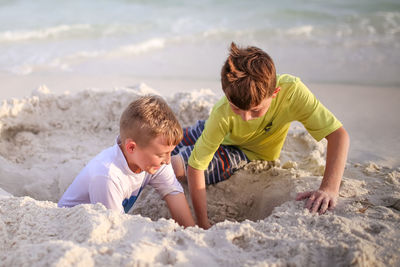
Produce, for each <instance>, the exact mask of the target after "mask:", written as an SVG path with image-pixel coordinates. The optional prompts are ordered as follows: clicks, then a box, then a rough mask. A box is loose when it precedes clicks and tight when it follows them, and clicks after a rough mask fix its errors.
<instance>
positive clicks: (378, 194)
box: [0, 84, 400, 266]
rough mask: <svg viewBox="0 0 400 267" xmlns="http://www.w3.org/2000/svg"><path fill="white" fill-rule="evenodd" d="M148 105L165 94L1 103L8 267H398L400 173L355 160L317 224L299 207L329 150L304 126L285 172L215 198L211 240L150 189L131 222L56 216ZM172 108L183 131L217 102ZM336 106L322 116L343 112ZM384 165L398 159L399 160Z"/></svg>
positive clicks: (241, 182) (250, 175)
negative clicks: (129, 112) (180, 221)
mask: <svg viewBox="0 0 400 267" xmlns="http://www.w3.org/2000/svg"><path fill="white" fill-rule="evenodd" d="M330 89H331V88H329V87H326V90H327V91H329V90H330ZM354 90H356V88H355V89H354ZM147 93H157V91H155V90H153V89H152V88H150V87H149V86H146V85H144V84H142V85H139V86H137V87H136V88H125V89H124V88H120V89H115V90H112V91H111V90H109V91H101V90H98V91H94V90H83V91H80V92H77V93H71V94H59V93H52V92H51V91H50V89H48V88H47V87H45V86H43V87H41V88H38V89H37V90H35V91H33V92H32V95H31V96H27V97H24V98H20V99H8V100H4V101H3V103H2V105H1V107H0V125H1V136H2V138H1V142H0V155H1V157H0V177H1V179H0V188H2V190H1V191H0V194H1V199H0V236H1V238H0V240H1V243H0V266H28V265H30V266H31V265H34V266H110V265H120V266H128V265H129V266H130V265H133V266H139V265H140V266H142V265H150V266H163V265H173V266H200V265H208V266H287V265H291V266H327V265H329V266H349V265H355V266H397V265H399V264H400V250H399V247H400V241H399V240H400V231H399V230H398V225H399V222H400V211H399V210H400V169H399V167H398V165H397V166H396V165H394V166H389V163H390V162H388V164H386V165H385V164H382V163H378V162H377V161H374V160H372V159H371V160H370V161H363V160H360V161H354V160H349V161H348V163H347V165H346V170H345V174H344V177H343V181H342V184H341V189H340V197H339V203H338V206H337V208H336V209H335V210H334V211H333V212H328V213H327V214H325V215H322V216H318V215H314V214H310V213H309V212H308V210H306V209H304V208H303V206H304V202H296V201H294V197H295V195H296V193H297V192H300V191H304V190H312V189H314V188H317V187H318V186H319V183H320V181H321V179H322V174H323V170H324V164H325V153H326V142H324V141H321V142H319V143H317V142H316V141H315V140H313V139H312V137H311V136H310V135H309V134H308V133H306V132H304V130H303V129H302V128H301V127H297V126H296V125H294V126H293V127H292V129H291V131H290V133H289V135H288V138H287V140H286V143H285V145H284V148H283V151H282V153H281V157H280V159H279V160H277V161H275V162H270V163H268V162H251V163H249V164H248V165H246V166H244V167H243V169H241V170H240V171H238V172H237V173H236V174H234V175H233V177H231V178H230V179H229V180H228V181H226V182H222V183H220V184H217V185H214V186H209V187H208V188H207V191H208V199H207V200H208V207H209V216H210V220H211V221H212V222H213V223H214V225H213V227H212V228H211V229H209V230H207V231H205V230H202V229H200V228H198V227H190V228H187V229H183V228H182V227H179V226H178V225H177V224H176V223H175V222H174V221H173V220H171V219H169V218H170V216H169V214H168V210H167V209H166V206H165V204H164V203H163V202H162V200H160V199H159V197H158V195H157V194H155V193H154V192H152V189H150V188H148V189H147V190H145V191H144V192H143V194H142V195H141V197H140V198H139V200H138V202H137V203H136V204H135V208H134V209H133V211H132V214H127V215H121V214H118V213H116V212H112V211H109V210H106V209H105V208H104V206H102V205H100V204H96V205H79V206H77V207H74V208H70V209H66V208H63V209H61V208H57V206H56V202H57V201H58V199H59V197H60V196H61V195H62V193H63V192H64V191H65V189H66V188H67V187H68V185H69V184H70V183H71V182H72V180H73V178H74V177H75V175H76V174H77V173H78V172H79V171H80V169H81V168H82V167H83V166H84V165H85V164H86V163H87V162H88V161H89V160H90V159H91V158H92V157H93V156H94V155H96V154H97V153H98V152H100V151H101V150H102V149H104V148H106V147H108V146H110V145H112V144H113V142H114V139H115V136H116V134H117V133H118V128H117V126H118V123H117V122H118V119H119V115H120V113H121V111H122V109H123V108H124V107H125V106H126V105H127V104H128V103H129V102H130V101H131V100H132V99H134V98H135V97H137V96H139V95H143V94H147ZM320 98H324V96H323V92H321V96H320ZM166 99H167V100H168V103H169V104H170V105H171V107H172V108H173V110H174V112H175V113H176V114H177V116H178V118H179V120H180V121H181V123H182V125H183V126H186V125H190V124H192V123H194V121H195V120H196V119H201V118H207V116H208V113H209V111H210V108H211V107H212V105H213V103H215V101H216V100H217V99H218V96H217V95H216V94H214V93H213V92H212V91H211V90H199V91H197V92H181V93H176V94H174V95H170V96H168V97H166ZM331 101H332V103H334V102H335V99H331ZM332 103H326V105H327V106H328V107H330V108H331V109H332V108H333V109H336V107H335V106H334V105H332ZM341 105H346V102H341ZM342 107H346V108H347V111H348V113H347V114H349V113H351V112H352V109H350V108H349V107H348V106H342ZM381 108H382V109H383V110H384V109H388V108H389V109H390V107H384V106H381ZM392 108H397V107H392ZM354 109H355V110H353V111H354V112H358V110H357V107H354ZM343 113H345V111H343ZM343 113H340V111H339V114H338V117H339V118H340V119H342V118H341V116H342V114H343ZM351 114H354V113H351ZM378 115H379V114H377V116H378ZM390 118H391V117H389V118H388V119H390ZM343 120H344V121H346V120H350V121H352V120H355V118H351V117H350V118H349V117H344V118H343V119H342V121H343ZM344 123H345V122H344ZM345 125H346V124H345ZM396 131H397V130H396ZM350 132H352V130H351V126H350ZM353 132H354V131H353ZM356 136H357V135H356ZM351 137H352V140H354V139H355V138H354V135H353V136H351ZM360 138H361V137H360ZM394 141H395V140H394ZM367 145H371V146H374V144H373V142H369V144H367ZM389 145H393V147H396V145H398V144H395V143H391V144H389ZM361 147H362V146H361ZM355 152H357V151H355ZM360 153H361V152H360ZM387 155H389V156H390V157H391V156H393V158H394V159H396V156H398V150H397V151H394V152H392V153H389V152H388V153H387ZM354 156H356V155H354ZM390 157H388V158H390ZM366 158H368V156H366ZM397 159H398V157H397ZM393 162H394V163H395V162H396V161H395V160H394V161H393ZM393 162H392V163H393ZM183 186H184V189H185V192H186V193H187V191H188V190H187V185H185V184H183ZM187 196H188V195H187Z"/></svg>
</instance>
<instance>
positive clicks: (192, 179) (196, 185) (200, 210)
mask: <svg viewBox="0 0 400 267" xmlns="http://www.w3.org/2000/svg"><path fill="white" fill-rule="evenodd" d="M187 180H188V184H189V191H190V197H191V199H192V203H193V208H194V211H195V214H196V219H197V224H198V225H199V226H200V227H202V228H205V229H207V228H209V227H210V225H209V222H208V216H207V195H206V183H205V179H204V171H201V170H197V169H194V168H192V167H191V166H188V170H187Z"/></svg>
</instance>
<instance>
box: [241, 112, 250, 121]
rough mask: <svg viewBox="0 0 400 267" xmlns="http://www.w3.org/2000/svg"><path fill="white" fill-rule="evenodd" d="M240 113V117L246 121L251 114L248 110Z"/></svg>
mask: <svg viewBox="0 0 400 267" xmlns="http://www.w3.org/2000/svg"><path fill="white" fill-rule="evenodd" d="M240 115H241V117H242V119H243V120H244V121H248V120H250V119H251V114H250V112H247V111H243V112H242V113H241V114H240Z"/></svg>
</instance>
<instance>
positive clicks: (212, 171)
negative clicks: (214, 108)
mask: <svg viewBox="0 0 400 267" xmlns="http://www.w3.org/2000/svg"><path fill="white" fill-rule="evenodd" d="M204 124H205V121H204V120H200V121H198V122H197V123H196V124H195V125H194V126H191V127H187V128H184V129H183V139H182V141H181V142H180V143H179V144H178V145H177V146H176V147H175V149H174V150H173V151H172V153H171V155H177V154H180V155H181V156H182V158H183V161H184V163H185V168H187V166H188V160H189V157H190V154H191V153H192V151H193V148H194V145H195V143H196V140H197V139H198V138H199V137H200V135H201V133H202V132H203V130H204ZM249 161H250V160H249V159H248V158H247V157H246V155H245V154H244V153H243V151H241V150H240V149H239V148H237V147H235V146H227V145H221V146H220V147H219V148H218V150H217V151H216V152H215V154H214V156H213V158H212V160H211V162H210V164H209V165H208V168H207V170H205V171H204V176H205V179H206V184H216V183H219V182H221V181H224V180H226V179H228V178H229V177H230V176H231V175H232V174H233V173H234V172H235V171H237V170H238V169H239V168H240V167H242V166H243V165H244V164H246V163H248V162H249Z"/></svg>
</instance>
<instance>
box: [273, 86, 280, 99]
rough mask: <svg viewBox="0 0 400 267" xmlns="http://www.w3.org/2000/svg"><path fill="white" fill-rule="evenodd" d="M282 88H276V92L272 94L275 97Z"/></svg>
mask: <svg viewBox="0 0 400 267" xmlns="http://www.w3.org/2000/svg"><path fill="white" fill-rule="evenodd" d="M280 90H281V88H280V87H277V88H275V91H274V93H273V94H272V98H275V97H276V96H277V95H278V93H279V91H280Z"/></svg>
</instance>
